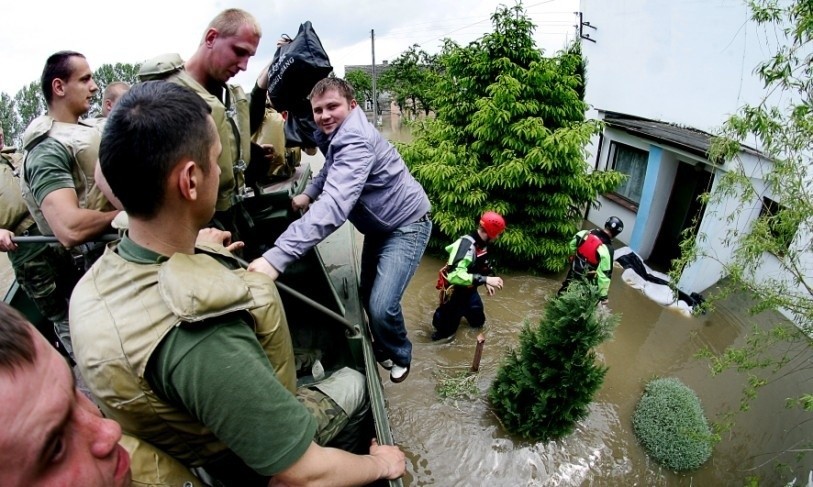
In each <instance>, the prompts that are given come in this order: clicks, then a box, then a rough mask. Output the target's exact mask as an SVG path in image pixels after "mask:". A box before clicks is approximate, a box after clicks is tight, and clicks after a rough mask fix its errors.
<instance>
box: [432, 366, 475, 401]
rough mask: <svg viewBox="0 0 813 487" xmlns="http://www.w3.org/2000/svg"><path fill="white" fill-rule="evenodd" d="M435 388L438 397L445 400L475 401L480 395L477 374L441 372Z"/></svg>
mask: <svg viewBox="0 0 813 487" xmlns="http://www.w3.org/2000/svg"><path fill="white" fill-rule="evenodd" d="M439 375H440V378H439V380H438V384H437V386H436V387H435V391H437V393H438V396H440V397H441V398H443V399H455V400H456V399H474V398H476V397H477V396H478V395H479V394H480V388H479V387H477V374H475V373H473V372H469V371H461V372H458V373H456V374H452V375H450V374H447V373H444V372H441V373H440V374H439Z"/></svg>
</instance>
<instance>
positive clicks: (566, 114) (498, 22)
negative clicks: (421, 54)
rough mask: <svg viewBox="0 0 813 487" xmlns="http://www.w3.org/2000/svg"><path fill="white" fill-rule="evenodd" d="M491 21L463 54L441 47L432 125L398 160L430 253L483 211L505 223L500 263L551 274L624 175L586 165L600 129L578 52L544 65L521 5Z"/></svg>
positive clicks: (458, 48)
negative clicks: (425, 209) (594, 206)
mask: <svg viewBox="0 0 813 487" xmlns="http://www.w3.org/2000/svg"><path fill="white" fill-rule="evenodd" d="M492 22H493V24H494V32H492V33H489V34H486V35H484V36H483V37H482V38H480V39H479V40H477V41H474V42H472V43H471V44H469V45H468V46H466V47H461V46H458V45H457V44H455V43H454V42H452V41H450V40H447V41H446V42H445V45H444V48H443V50H442V52H441V53H440V55H439V56H438V64H439V70H438V72H439V75H438V80H439V81H438V82H437V83H436V84H435V89H434V96H433V100H432V106H433V109H434V110H435V114H436V116H435V117H434V118H432V119H428V120H426V121H423V122H421V123H420V124H418V129H417V131H416V133H417V135H416V138H415V141H414V142H413V143H411V144H407V145H404V146H401V147H400V150H401V154H402V155H403V157H404V159H405V160H406V162H407V164H408V165H409V166H410V168H411V170H412V173H413V174H414V175H415V177H416V178H417V179H418V180H419V181H420V182H421V184H422V185H423V187H424V189H425V190H426V192H427V194H428V195H429V198H430V200H431V201H432V205H433V210H432V211H433V216H432V218H433V221H434V222H435V225H436V228H437V231H438V232H439V233H440V234H441V235H439V237H441V238H435V239H433V243H434V245H440V243H442V242H447V241H449V240H450V239H453V238H457V236H459V235H461V234H463V233H466V232H468V231H470V228H471V225H472V221H471V220H472V218H473V217H475V216H476V215H479V214H480V213H482V211H483V210H486V209H490V210H494V211H497V212H499V213H501V214H502V215H504V216H505V217H506V220H507V222H508V231H506V233H505V234H504V235H503V236H502V238H500V240H499V241H497V242H496V244H495V245H496V247H498V248H499V251H498V252H497V254H498V255H500V257H501V259H502V261H503V263H505V264H507V265H514V266H522V267H524V268H531V269H537V270H560V269H562V268H563V266H564V265H565V263H566V261H567V255H568V248H567V242H568V240H569V239H570V237H572V236H573V234H574V233H575V232H576V231H577V230H578V229H579V228H580V226H581V223H582V214H583V211H584V208H585V207H586V205H588V204H590V203H592V202H593V201H594V200H595V199H596V197H597V195H598V194H599V193H603V192H606V191H610V190H612V189H614V188H615V187H616V186H617V185H618V184H619V182H620V181H621V177H622V176H620V175H619V174H617V173H615V172H590V168H589V166H588V164H587V163H586V161H585V156H586V154H585V145H586V144H587V143H588V141H589V140H590V138H591V136H593V135H594V134H596V133H597V132H598V131H599V128H600V124H599V122H597V121H595V120H585V111H586V109H587V106H586V104H585V103H584V102H583V101H582V99H581V96H580V93H583V83H584V79H583V75H582V73H583V70H584V63H583V60H582V58H581V51H580V49H578V48H571V49H568V50H566V51H564V52H562V53H560V54H559V55H558V56H557V57H554V58H546V57H543V55H542V52H541V51H540V50H539V49H538V48H537V47H536V45H535V44H534V40H533V37H532V34H533V30H534V28H535V26H534V24H533V23H532V22H531V21H530V19H529V18H528V17H527V16H526V14H525V11H524V9H523V7H522V5H521V4H519V5H516V6H514V7H505V6H502V7H500V8H498V10H497V11H496V12H495V13H494V15H493V16H492Z"/></svg>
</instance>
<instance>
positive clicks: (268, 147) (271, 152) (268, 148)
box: [258, 144, 277, 162]
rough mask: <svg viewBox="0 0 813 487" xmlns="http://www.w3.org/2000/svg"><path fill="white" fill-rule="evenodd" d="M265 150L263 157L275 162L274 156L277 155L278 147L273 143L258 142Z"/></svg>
mask: <svg viewBox="0 0 813 487" xmlns="http://www.w3.org/2000/svg"><path fill="white" fill-rule="evenodd" d="M258 145H259V146H260V148H261V149H262V150H263V157H264V158H265V160H266V161H268V162H274V157H276V155H277V149H275V148H274V146H273V145H272V144H258Z"/></svg>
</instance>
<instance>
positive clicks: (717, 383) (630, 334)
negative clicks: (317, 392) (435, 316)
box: [379, 117, 813, 486]
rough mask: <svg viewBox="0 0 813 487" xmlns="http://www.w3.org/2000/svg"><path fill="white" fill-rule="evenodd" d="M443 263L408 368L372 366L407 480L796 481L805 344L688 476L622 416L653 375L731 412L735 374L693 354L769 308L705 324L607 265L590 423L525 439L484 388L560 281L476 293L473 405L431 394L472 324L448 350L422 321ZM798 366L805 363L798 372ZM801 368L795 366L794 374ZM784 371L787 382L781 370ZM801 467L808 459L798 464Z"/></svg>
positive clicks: (804, 431) (812, 375)
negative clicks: (665, 461)
mask: <svg viewBox="0 0 813 487" xmlns="http://www.w3.org/2000/svg"><path fill="white" fill-rule="evenodd" d="M383 121H384V123H383V126H382V129H383V132H384V133H385V134H386V135H387V136H389V137H390V138H391V139H395V140H401V141H408V140H409V139H410V136H409V133H408V131H407V130H404V129H402V128H401V127H400V124H399V123H398V121H397V120H389V119H388V118H386V117H385V118H384V120H383ZM442 265H443V262H442V261H441V259H439V258H436V257H432V256H425V257H424V258H423V260H422V261H421V265H420V267H419V269H418V272H417V274H416V275H415V277H414V278H413V280H412V282H411V283H410V286H409V288H408V289H407V292H406V295H405V297H404V300H403V308H404V313H405V316H406V320H407V328H408V330H409V336H410V337H411V339H412V341H413V344H414V350H413V363H412V368H411V371H410V375H409V378H408V379H407V380H406V381H405V382H402V383H400V384H393V383H392V382H391V381H390V380H389V376H388V375H387V374H386V373H385V371H383V370H380V371H379V372H380V373H381V378H382V381H383V383H384V388H385V393H386V396H387V401H388V408H389V416H390V422H391V425H392V429H393V434H394V437H395V439H396V441H397V442H398V444H399V445H401V447H402V448H403V449H404V450H405V451H406V453H407V457H408V460H409V462H408V463H409V465H408V475H407V477H406V478H405V482H404V483H405V485H408V486H424V485H441V486H481V485H483V486H486V485H487V486H520V485H528V486H536V485H540V486H558V485H567V486H582V485H588V486H589V485H596V486H602V485H611V486H615V485H619V486H622V485H623V486H628V485H640V486H649V485H664V486H718V485H725V486H729V485H731V486H740V485H744V484H745V483H746V479H747V478H748V477H753V476H758V477H759V478H760V482H761V483H760V485H763V486H765V485H785V484H786V483H787V482H788V481H790V480H791V479H793V478H794V477H798V481H799V482H800V483H801V482H802V480H803V479H804V480H806V479H807V472H808V471H809V470H810V469H811V468H813V460H811V458H813V457H811V456H807V457H804V458H803V459H802V460H801V461H799V460H797V458H796V457H795V455H796V454H795V453H793V452H791V453H785V454H780V453H781V452H783V451H786V450H800V449H804V448H810V444H809V442H810V440H811V439H813V421H808V422H807V423H805V420H809V419H810V413H807V414H805V413H801V412H799V410H798V409H787V408H785V398H787V397H798V396H799V395H801V394H802V393H804V392H810V390H811V384H813V380H811V379H813V367H811V366H810V365H811V363H810V357H811V353H810V349H809V348H808V347H806V346H803V347H802V350H797V351H795V352H797V353H799V354H800V355H801V357H800V358H798V359H797V360H796V361H794V362H793V363H791V364H789V365H788V366H787V367H786V368H785V369H783V370H782V371H780V372H779V373H778V374H777V375H776V376H774V377H781V378H777V379H775V380H774V381H773V382H772V383H770V384H769V385H767V386H765V387H764V388H762V389H761V390H760V391H759V395H758V398H757V399H756V400H755V401H754V402H753V403H752V404H751V407H750V410H749V411H747V412H745V413H740V414H738V415H736V416H735V417H734V420H735V422H736V425H735V426H734V428H733V429H731V431H730V432H728V433H724V434H723V436H722V439H721V441H720V442H719V443H718V444H717V445H716V446H715V448H714V452H713V454H712V456H711V458H710V459H709V460H708V462H706V464H705V465H703V466H702V467H701V468H700V469H699V470H697V471H694V472H692V473H688V474H675V473H672V472H670V471H667V470H665V469H663V468H661V467H659V466H658V465H657V464H655V463H654V462H652V461H651V460H649V459H648V458H647V456H646V454H645V453H644V451H643V449H642V448H641V447H640V445H639V444H638V442H637V440H636V438H635V436H634V435H633V432H632V419H631V418H632V413H633V410H634V408H635V406H636V404H637V402H638V400H639V398H640V397H641V394H642V393H643V388H644V385H645V384H646V383H647V382H648V381H649V380H651V379H652V378H654V377H668V376H671V377H677V378H679V379H680V380H681V381H683V382H684V383H685V384H686V385H688V386H689V387H690V388H692V389H693V390H694V391H695V392H696V393H697V395H698V397H699V398H700V400H701V403H702V405H703V408H704V410H705V412H706V415H707V417H708V418H709V420H710V421H718V420H722V419H723V418H724V415H725V413H726V412H729V411H733V410H738V409H739V402H740V398H741V390H742V387H743V385H744V384H745V377H744V376H743V375H741V374H737V373H735V372H726V373H723V374H721V375H719V376H717V377H712V376H711V374H710V369H709V366H708V363H707V362H706V361H704V360H702V359H698V358H695V354H696V353H697V352H698V350H700V349H701V348H703V347H708V348H709V349H711V350H712V351H714V352H722V351H723V350H725V349H726V348H728V347H730V346H738V345H739V346H741V345H743V344H744V343H745V337H746V336H747V335H748V333H749V332H750V331H751V330H752V327H753V326H754V325H755V323H759V324H760V326H762V327H765V326H769V325H770V324H772V323H777V322H782V321H784V320H783V319H782V318H781V317H780V316H779V315H778V314H776V313H773V314H767V313H766V314H763V315H760V316H759V317H756V318H754V317H751V316H748V315H747V314H746V313H745V311H744V310H745V309H746V306H747V303H746V302H745V300H744V299H743V298H742V297H740V298H736V297H735V298H730V299H728V300H727V301H725V302H723V303H721V305H720V306H718V309H717V310H716V311H714V312H711V313H709V314H707V315H704V316H699V317H685V316H683V315H681V314H679V313H678V312H676V311H672V310H667V309H665V308H663V307H661V306H660V305H658V304H656V303H654V302H652V301H650V300H649V299H648V298H646V297H645V296H644V295H643V294H641V293H640V292H639V291H638V290H635V289H632V288H631V287H629V286H628V285H627V284H625V283H624V282H623V281H622V280H621V278H620V275H621V269H619V268H616V269H615V272H614V276H613V284H612V287H611V290H610V303H611V308H612V309H613V311H614V312H615V313H617V314H619V315H620V316H621V320H620V323H619V325H618V327H617V329H616V331H615V333H614V336H613V338H612V339H611V340H609V341H608V342H605V343H604V344H602V345H601V346H600V347H599V349H598V352H599V353H598V355H599V358H600V360H602V361H603V363H604V364H606V365H607V366H608V367H609V370H608V372H607V375H606V377H605V381H604V384H603V386H602V387H601V389H600V390H599V391H598V393H597V395H596V397H595V401H594V402H593V404H592V405H591V407H590V414H589V416H588V417H587V418H586V419H585V420H583V421H582V422H580V423H579V424H578V425H577V428H576V430H575V432H574V433H572V434H571V435H569V436H568V437H566V438H564V439H562V440H560V441H556V442H548V443H536V444H534V443H529V442H526V441H522V440H520V439H518V438H514V437H512V436H511V435H509V434H507V433H506V432H505V431H504V430H503V429H502V427H501V426H500V423H499V421H498V420H497V419H496V417H495V415H494V414H493V413H492V411H491V410H490V408H489V404H488V400H487V392H488V388H489V386H490V384H491V382H492V381H493V379H494V377H495V376H496V373H497V368H498V367H499V364H500V361H501V359H502V357H503V356H504V354H505V352H506V350H508V349H509V348H511V347H515V346H516V345H517V343H518V335H519V333H520V330H521V329H522V327H523V324H524V323H525V322H530V323H532V324H537V323H538V322H539V320H540V318H541V317H542V315H543V313H544V309H545V303H546V301H547V300H548V299H550V298H551V297H552V296H554V295H555V293H556V291H557V290H558V289H559V286H560V284H561V278H562V277H563V276H548V277H543V276H531V275H527V274H523V273H518V272H507V273H501V277H503V278H504V280H505V288H504V289H503V290H502V291H498V292H497V294H496V295H495V296H493V297H488V296H483V299H484V302H485V306H486V317H487V322H486V325H485V327H484V330H483V333H484V335H485V337H486V343H485V350H484V353H483V357H482V362H481V367H480V372H479V373H478V374H477V386H478V388H479V390H480V394H479V396H478V397H476V398H475V399H472V400H469V399H462V400H456V401H455V400H449V399H441V398H440V397H439V395H438V394H437V392H436V387H437V385H438V383H439V382H440V380H441V379H442V378H443V377H448V376H453V375H456V374H458V373H460V372H463V371H466V370H468V368H469V367H470V366H471V363H472V359H473V357H474V351H475V345H476V337H477V334H478V330H474V329H471V328H469V327H468V326H467V325H466V323H465V321H464V322H463V324H462V325H461V327H460V329H459V330H458V332H457V335H456V338H455V339H454V341H452V342H451V343H433V342H432V341H431V340H430V339H429V335H430V334H431V332H432V325H431V317H432V313H433V311H434V309H435V307H436V304H437V291H436V289H435V282H436V279H437V271H438V269H439V268H440V267H441V266H442ZM805 366H806V368H804V367H805ZM799 367H802V368H801V370H800V371H798V372H795V373H790V371H791V370H795V369H796V368H799ZM783 374H788V375H783ZM805 460H806V461H805Z"/></svg>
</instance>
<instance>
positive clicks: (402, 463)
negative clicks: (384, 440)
mask: <svg viewBox="0 0 813 487" xmlns="http://www.w3.org/2000/svg"><path fill="white" fill-rule="evenodd" d="M370 456H371V457H373V458H374V459H375V460H376V461H377V462H378V463H380V464H381V465H382V466H383V467H384V468H385V469H386V471H384V470H382V472H385V473H384V475H383V476H382V478H385V479H387V480H395V479H397V478H400V477H403V475H404V472H406V457H404V452H402V451H401V449H400V448H398V447H397V446H391V445H379V444H378V441H376V439H375V438H373V441H372V442H371V443H370Z"/></svg>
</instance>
